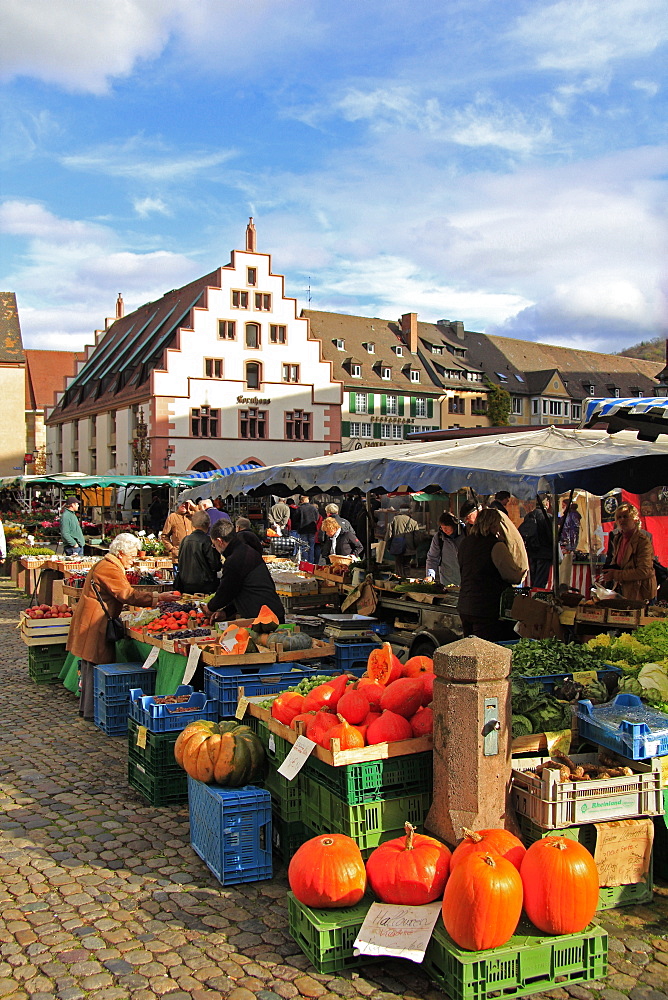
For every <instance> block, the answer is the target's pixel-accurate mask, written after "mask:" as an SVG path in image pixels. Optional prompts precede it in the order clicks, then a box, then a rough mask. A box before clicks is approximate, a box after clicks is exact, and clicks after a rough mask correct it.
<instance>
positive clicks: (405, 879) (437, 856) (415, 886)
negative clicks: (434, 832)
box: [366, 823, 450, 906]
mask: <svg viewBox="0 0 668 1000" xmlns="http://www.w3.org/2000/svg"><path fill="white" fill-rule="evenodd" d="M405 830H406V836H405V837H397V838H396V839H395V840H387V841H386V842H385V843H384V844H381V845H380V847H377V848H376V849H375V850H374V851H372V852H371V854H370V855H369V859H368V861H367V863H366V875H367V878H368V880H369V885H370V886H371V888H372V889H373V891H374V892H375V894H376V896H378V899H380V900H381V902H383V903H398V904H402V905H404V906H405V905H408V906H423V905H424V904H425V903H432V902H433V901H434V900H435V899H440V898H441V896H442V895H443V890H444V889H445V883H446V882H447V880H448V875H449V874H450V851H449V850H448V848H447V847H446V846H445V844H440V843H439V842H438V840H434V839H433V837H427V836H425V835H424V834H421V833H416V832H415V827H413V826H411V824H410V823H406V825H405Z"/></svg>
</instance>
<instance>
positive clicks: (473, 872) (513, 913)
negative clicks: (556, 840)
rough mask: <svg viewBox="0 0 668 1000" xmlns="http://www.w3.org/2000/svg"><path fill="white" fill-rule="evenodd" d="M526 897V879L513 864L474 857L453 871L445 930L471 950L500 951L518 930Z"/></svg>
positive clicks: (446, 897) (448, 886)
mask: <svg viewBox="0 0 668 1000" xmlns="http://www.w3.org/2000/svg"><path fill="white" fill-rule="evenodd" d="M539 843H540V841H539ZM522 898H523V893H522V879H521V878H520V873H519V872H518V870H517V868H515V866H514V865H513V864H511V863H510V861H506V859H505V858H502V857H501V855H500V854H491V853H490V854H470V855H469V856H468V857H467V858H464V860H463V861H462V862H461V863H460V864H458V865H454V866H453V867H452V869H451V871H450V878H449V879H448V881H447V884H446V886H445V892H444V894H443V906H442V908H441V912H442V915H443V923H444V924H445V929H446V931H447V932H448V934H449V935H450V937H451V938H452V940H453V941H454V942H455V944H458V945H459V947H460V948H465V949H466V950H467V951H483V950H484V949H485V948H498V947H500V946H501V945H502V944H505V943H506V941H508V940H509V938H511V937H512V935H513V934H514V933H515V930H516V929H517V925H518V923H519V919H520V914H521V913H522Z"/></svg>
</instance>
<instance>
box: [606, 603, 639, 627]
mask: <svg viewBox="0 0 668 1000" xmlns="http://www.w3.org/2000/svg"><path fill="white" fill-rule="evenodd" d="M607 623H608V625H620V626H623V627H629V626H630V627H631V628H636V627H637V626H638V625H639V624H640V608H624V609H623V610H622V609H621V608H608V611H607Z"/></svg>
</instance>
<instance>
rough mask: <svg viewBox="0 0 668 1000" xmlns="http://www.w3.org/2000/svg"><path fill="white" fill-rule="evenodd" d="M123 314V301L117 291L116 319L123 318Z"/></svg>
mask: <svg viewBox="0 0 668 1000" xmlns="http://www.w3.org/2000/svg"><path fill="white" fill-rule="evenodd" d="M124 316H125V303H124V302H123V296H122V294H121V293H120V292H119V293H118V298H117V299H116V319H123V317H124Z"/></svg>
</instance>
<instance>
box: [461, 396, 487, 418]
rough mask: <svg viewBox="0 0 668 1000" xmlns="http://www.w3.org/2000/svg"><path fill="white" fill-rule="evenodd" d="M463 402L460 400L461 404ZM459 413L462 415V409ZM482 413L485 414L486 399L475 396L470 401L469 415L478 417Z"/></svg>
mask: <svg viewBox="0 0 668 1000" xmlns="http://www.w3.org/2000/svg"><path fill="white" fill-rule="evenodd" d="M463 402H464V400H462V404H463ZM461 412H462V413H463V412H464V410H463V408H462V410H461ZM482 413H487V399H486V398H485V396H475V397H474V398H473V399H472V400H471V414H472V415H473V414H475V415H476V416H479V415H480V414H482Z"/></svg>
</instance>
